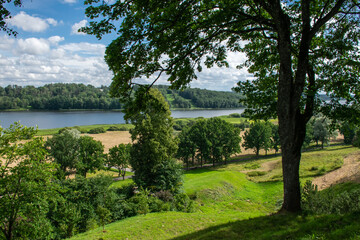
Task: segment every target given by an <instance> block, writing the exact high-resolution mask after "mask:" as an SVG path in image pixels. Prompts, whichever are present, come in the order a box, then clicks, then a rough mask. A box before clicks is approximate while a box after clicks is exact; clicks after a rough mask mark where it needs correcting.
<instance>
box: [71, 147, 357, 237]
mask: <svg viewBox="0 0 360 240" xmlns="http://www.w3.org/2000/svg"><path fill="white" fill-rule="evenodd" d="M348 154H358V155H360V153H359V149H357V148H353V147H347V146H335V147H330V148H327V149H325V150H317V151H312V152H305V153H303V162H302V168H301V170H300V173H301V176H302V177H303V179H302V180H305V179H312V177H315V176H318V175H321V174H325V173H326V172H328V171H331V170H333V169H336V168H339V167H340V166H341V164H342V162H343V158H344V157H346V156H347V155H348ZM278 160H279V156H268V157H266V158H260V159H258V160H247V161H239V162H235V163H231V164H228V165H226V166H219V167H216V168H204V169H196V170H191V171H188V172H186V173H185V175H184V191H185V192H186V193H187V194H188V195H189V196H190V197H191V198H192V199H193V200H194V201H195V205H196V211H195V212H194V213H182V212H160V213H149V214H147V215H142V216H135V217H131V218H128V219H125V220H121V221H118V222H114V223H111V224H109V225H106V227H105V231H103V230H102V228H97V229H94V230H91V231H88V232H86V233H83V234H79V235H77V236H74V237H73V238H71V239H72V240H78V239H96V240H98V239H342V238H346V239H360V231H359V238H357V236H356V231H357V230H356V229H360V223H358V222H359V221H355V219H359V215H356V214H351V215H346V216H331V215H329V216H296V215H274V213H276V212H277V210H278V209H279V208H280V207H281V203H282V195H283V190H282V182H281V174H278V173H277V171H278V169H281V164H280V165H279V164H269V163H273V162H277V161H278ZM266 163H267V164H269V165H270V166H273V168H274V169H271V170H269V169H268V171H267V172H266V173H265V174H263V175H262V174H260V175H259V176H249V172H251V171H261V169H262V167H263V165H264V164H266ZM339 165H340V166H339ZM249 169H250V170H249ZM273 171H275V172H273ZM272 172H273V173H272ZM250 175H251V174H250ZM274 176H276V177H274ZM257 178H259V179H257ZM130 181H131V180H126V181H125V182H121V181H119V182H116V183H114V186H113V187H117V186H120V185H123V184H126V183H128V182H130ZM354 186H355V187H358V186H359V185H354ZM329 226H330V227H331V231H330V230H329ZM354 229H355V230H354ZM354 232H355V235H354ZM346 234H348V236H347V235H346ZM317 236H325V238H318V237H317ZM313 237H316V238H313ZM338 237H341V238H338Z"/></svg>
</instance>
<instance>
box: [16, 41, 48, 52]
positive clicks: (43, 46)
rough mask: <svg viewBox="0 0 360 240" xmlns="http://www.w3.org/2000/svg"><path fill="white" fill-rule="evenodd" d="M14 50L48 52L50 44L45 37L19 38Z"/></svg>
mask: <svg viewBox="0 0 360 240" xmlns="http://www.w3.org/2000/svg"><path fill="white" fill-rule="evenodd" d="M15 51H16V52H17V53H20V54H24V53H25V54H30V55H43V54H47V53H48V52H50V45H49V41H47V40H45V39H38V38H27V39H25V40H24V39H19V40H18V42H17V48H16V49H15Z"/></svg>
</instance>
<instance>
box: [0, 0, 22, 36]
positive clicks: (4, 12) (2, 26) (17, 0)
mask: <svg viewBox="0 0 360 240" xmlns="http://www.w3.org/2000/svg"><path fill="white" fill-rule="evenodd" d="M11 2H13V4H14V6H15V7H21V6H22V2H23V1H21V0H6V1H5V0H2V1H1V2H0V13H1V15H0V30H1V31H4V32H6V33H7V34H8V35H9V36H11V35H13V36H16V35H17V32H16V31H14V30H13V29H12V28H9V25H8V23H7V21H6V20H7V19H9V18H11V12H10V11H9V10H8V9H7V8H6V7H9V5H7V6H6V5H5V4H6V3H8V4H10V3H11ZM4 5H5V6H6V7H5V6H4Z"/></svg>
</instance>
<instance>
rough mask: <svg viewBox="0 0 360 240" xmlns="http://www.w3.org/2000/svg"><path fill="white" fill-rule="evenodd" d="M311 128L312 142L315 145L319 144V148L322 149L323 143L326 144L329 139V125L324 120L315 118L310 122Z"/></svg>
mask: <svg viewBox="0 0 360 240" xmlns="http://www.w3.org/2000/svg"><path fill="white" fill-rule="evenodd" d="M311 123H312V126H313V140H314V141H315V142H316V145H317V146H318V145H319V141H320V142H321V148H324V143H328V142H329V139H330V136H331V135H330V132H329V129H328V128H329V123H328V121H327V120H326V118H316V119H314V120H313V121H312V122H311Z"/></svg>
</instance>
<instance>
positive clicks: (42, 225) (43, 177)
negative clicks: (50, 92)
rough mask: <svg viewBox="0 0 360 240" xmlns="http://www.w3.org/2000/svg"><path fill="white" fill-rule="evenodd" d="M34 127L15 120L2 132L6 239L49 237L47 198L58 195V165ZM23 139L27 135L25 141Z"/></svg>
mask: <svg viewBox="0 0 360 240" xmlns="http://www.w3.org/2000/svg"><path fill="white" fill-rule="evenodd" d="M35 132H36V131H35V130H34V129H33V128H27V127H22V126H21V125H20V124H19V123H15V124H14V125H12V126H11V127H10V128H9V129H1V133H0V143H1V145H0V157H1V159H2V161H1V168H0V196H1V197H0V206H1V208H0V223H1V224H0V230H1V233H0V234H1V235H0V236H1V238H6V239H22V238H24V239H35V238H37V239H49V238H50V236H51V226H50V222H49V221H48V219H47V218H46V214H47V211H48V207H49V206H48V201H49V200H51V199H54V198H56V196H57V189H58V185H57V184H56V183H55V182H54V171H55V165H54V164H52V163H49V162H48V161H47V152H46V151H45V149H44V142H43V140H42V139H41V138H33V135H34V134H35ZM24 139H27V140H26V141H25V142H24Z"/></svg>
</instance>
